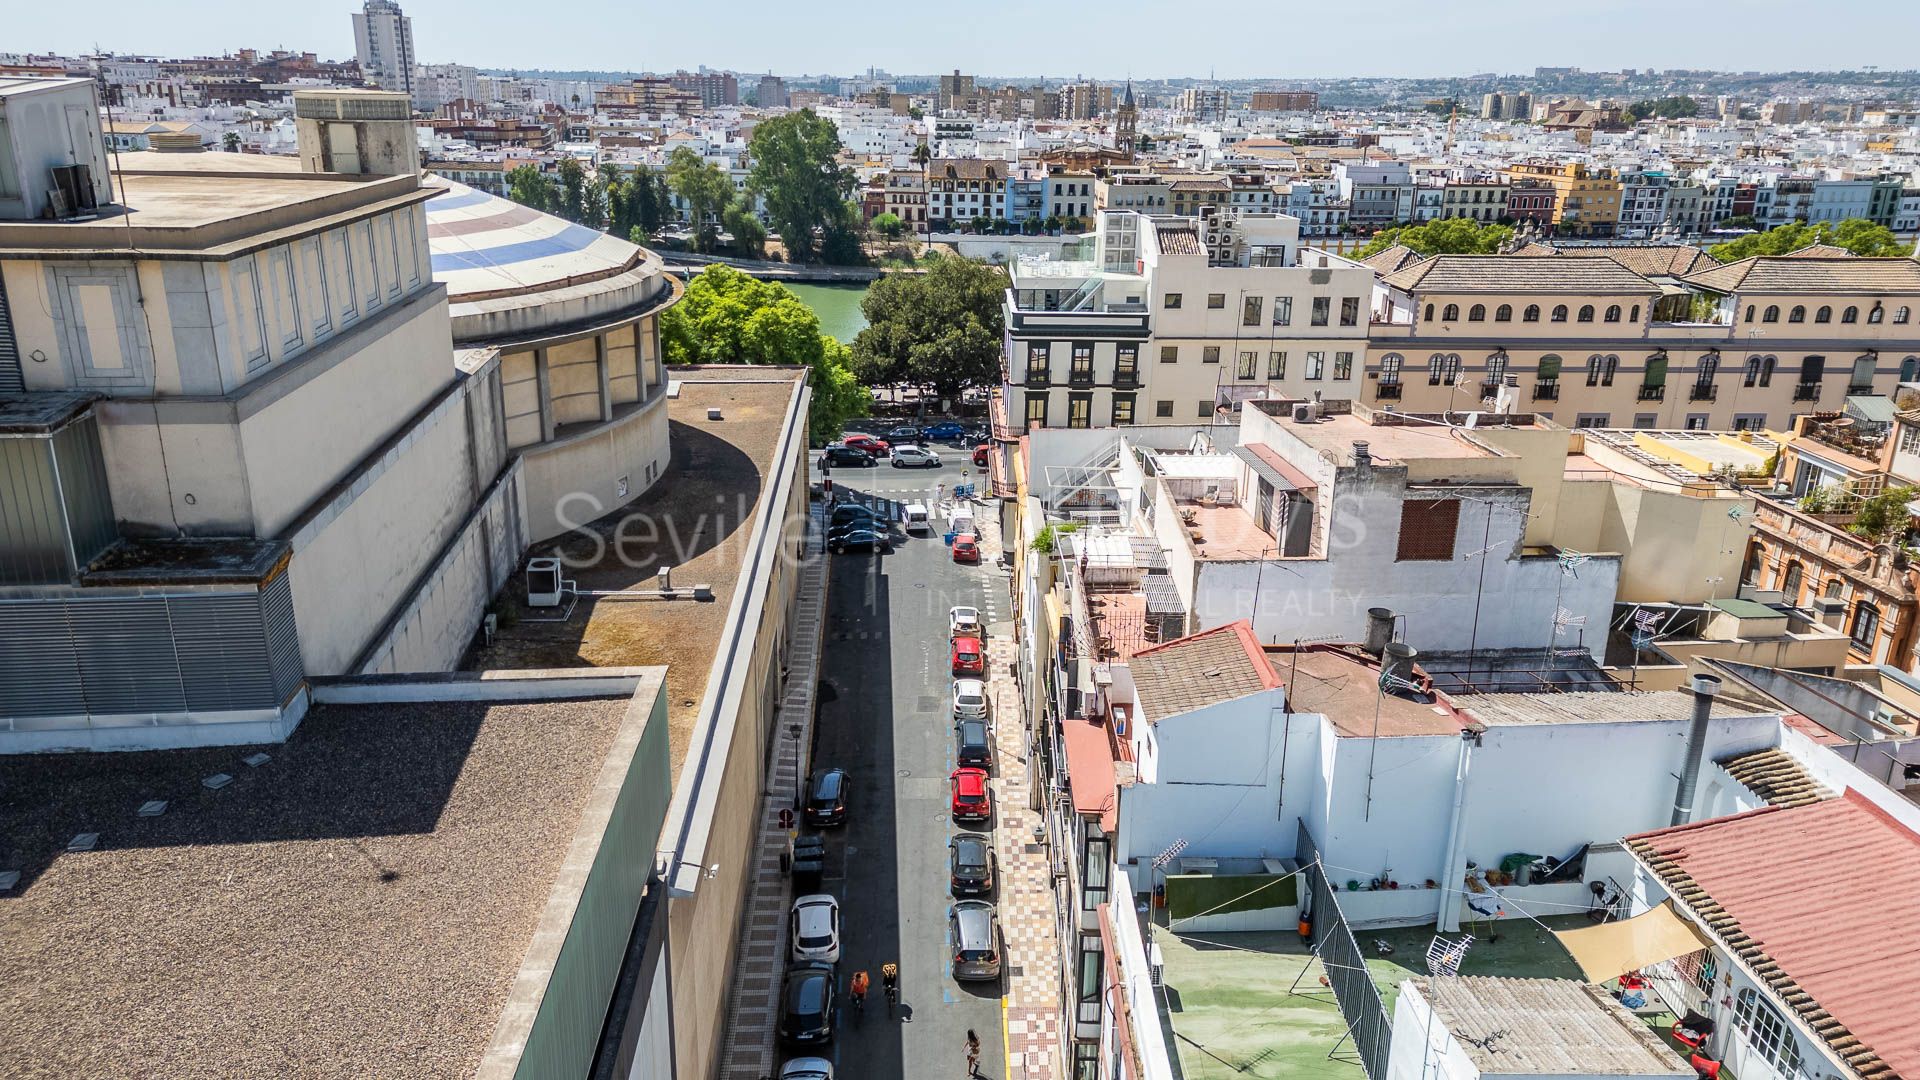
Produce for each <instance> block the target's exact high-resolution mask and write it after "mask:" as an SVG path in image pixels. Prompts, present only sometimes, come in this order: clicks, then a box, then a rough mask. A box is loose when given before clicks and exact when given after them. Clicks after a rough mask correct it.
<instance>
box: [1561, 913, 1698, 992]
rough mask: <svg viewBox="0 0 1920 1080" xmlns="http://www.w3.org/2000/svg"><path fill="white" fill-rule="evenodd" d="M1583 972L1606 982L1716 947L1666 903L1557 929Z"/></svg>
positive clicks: (1598, 980)
mask: <svg viewBox="0 0 1920 1080" xmlns="http://www.w3.org/2000/svg"><path fill="white" fill-rule="evenodd" d="M1553 936H1554V937H1557V938H1559V939H1560V944H1562V945H1564V946H1566V949H1567V951H1568V952H1570V953H1572V954H1573V959H1574V961H1575V962H1576V963H1578V964H1579V965H1580V970H1581V971H1584V972H1586V973H1587V978H1588V979H1589V980H1590V981H1592V982H1605V981H1606V980H1608V979H1613V978H1618V977H1619V976H1621V975H1625V974H1626V973H1627V972H1629V971H1639V970H1640V969H1641V968H1644V967H1648V966H1650V965H1653V964H1657V963H1659V962H1660V961H1662V960H1671V959H1673V958H1674V957H1676V956H1685V955H1687V954H1688V953H1691V952H1699V951H1700V950H1701V949H1705V948H1709V947H1711V945H1712V944H1713V943H1712V942H1710V941H1708V940H1707V938H1706V937H1705V935H1703V934H1701V932H1700V931H1699V930H1698V929H1697V928H1696V927H1695V926H1694V925H1693V923H1691V922H1689V921H1688V920H1687V919H1685V918H1683V917H1682V916H1681V915H1680V913H1679V912H1677V911H1675V910H1674V909H1673V901H1671V900H1669V901H1666V902H1664V903H1662V904H1661V905H1660V906H1659V907H1656V908H1653V909H1651V910H1649V911H1647V912H1646V913H1645V914H1642V915H1635V916H1634V917H1633V918H1631V919H1622V920H1620V921H1619V922H1610V923H1601V924H1600V925H1599V926H1586V927H1581V928H1580V929H1578V930H1556V931H1555V932H1554V935H1553Z"/></svg>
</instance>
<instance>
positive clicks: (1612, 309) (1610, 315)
mask: <svg viewBox="0 0 1920 1080" xmlns="http://www.w3.org/2000/svg"><path fill="white" fill-rule="evenodd" d="M1607 321H1608V322H1619V321H1620V305H1619V304H1608V305H1607Z"/></svg>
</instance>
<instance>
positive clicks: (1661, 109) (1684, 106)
mask: <svg viewBox="0 0 1920 1080" xmlns="http://www.w3.org/2000/svg"><path fill="white" fill-rule="evenodd" d="M1626 111H1627V114H1628V116H1630V117H1631V118H1633V119H1635V120H1651V119H1652V118H1654V117H1656V116H1659V117H1664V118H1666V119H1669V120H1678V119H1680V118H1682V117H1687V116H1698V115H1700V103H1699V102H1698V101H1695V100H1694V99H1692V98H1690V97H1688V96H1686V95H1685V94H1675V95H1673V96H1671V97H1663V98H1654V99H1652V100H1649V101H1636V102H1634V103H1633V104H1631V105H1629V106H1627V110H1626Z"/></svg>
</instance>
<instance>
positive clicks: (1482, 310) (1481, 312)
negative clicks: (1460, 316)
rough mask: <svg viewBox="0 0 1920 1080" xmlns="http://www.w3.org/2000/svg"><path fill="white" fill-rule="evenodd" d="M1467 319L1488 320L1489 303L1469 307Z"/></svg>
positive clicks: (1472, 320)
mask: <svg viewBox="0 0 1920 1080" xmlns="http://www.w3.org/2000/svg"><path fill="white" fill-rule="evenodd" d="M1467 321H1468V322H1486V321H1487V305H1485V304H1475V305H1473V306H1472V307H1470V308H1468V309H1467Z"/></svg>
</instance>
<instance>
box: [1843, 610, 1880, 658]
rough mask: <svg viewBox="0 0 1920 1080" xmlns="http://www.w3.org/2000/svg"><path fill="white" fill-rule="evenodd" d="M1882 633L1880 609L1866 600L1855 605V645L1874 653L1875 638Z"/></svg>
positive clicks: (1853, 632)
mask: <svg viewBox="0 0 1920 1080" xmlns="http://www.w3.org/2000/svg"><path fill="white" fill-rule="evenodd" d="M1879 632H1880V609H1879V608H1877V607H1874V606H1873V605H1872V604H1869V603H1867V602H1866V601H1865V600H1862V601H1860V602H1859V603H1857V604H1855V605H1853V630H1852V631H1851V633H1850V636H1851V637H1852V638H1853V643H1854V644H1855V645H1858V646H1859V647H1860V648H1862V649H1865V650H1866V651H1867V653H1868V655H1872V653H1873V644H1874V637H1875V636H1876V635H1877V634H1879Z"/></svg>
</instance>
